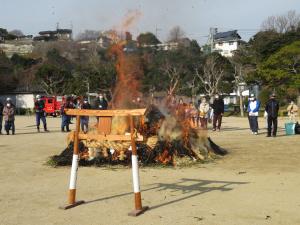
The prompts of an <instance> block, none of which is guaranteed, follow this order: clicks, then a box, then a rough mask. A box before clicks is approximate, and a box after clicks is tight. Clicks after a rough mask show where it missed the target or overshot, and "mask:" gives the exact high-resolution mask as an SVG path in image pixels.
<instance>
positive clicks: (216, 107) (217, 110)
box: [211, 94, 224, 131]
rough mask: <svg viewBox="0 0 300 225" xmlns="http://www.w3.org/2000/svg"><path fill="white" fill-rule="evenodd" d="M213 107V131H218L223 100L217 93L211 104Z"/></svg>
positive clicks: (222, 111)
mask: <svg viewBox="0 0 300 225" xmlns="http://www.w3.org/2000/svg"><path fill="white" fill-rule="evenodd" d="M211 107H212V109H213V113H214V115H213V131H216V129H218V131H220V129H221V124H222V117H223V114H224V101H223V99H222V98H220V96H219V95H218V94H216V95H215V99H214V101H213V104H212V106H211Z"/></svg>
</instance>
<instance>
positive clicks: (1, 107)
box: [0, 101, 4, 134]
mask: <svg viewBox="0 0 300 225" xmlns="http://www.w3.org/2000/svg"><path fill="white" fill-rule="evenodd" d="M3 108H4V105H3V103H2V102H1V101H0V134H2V121H3Z"/></svg>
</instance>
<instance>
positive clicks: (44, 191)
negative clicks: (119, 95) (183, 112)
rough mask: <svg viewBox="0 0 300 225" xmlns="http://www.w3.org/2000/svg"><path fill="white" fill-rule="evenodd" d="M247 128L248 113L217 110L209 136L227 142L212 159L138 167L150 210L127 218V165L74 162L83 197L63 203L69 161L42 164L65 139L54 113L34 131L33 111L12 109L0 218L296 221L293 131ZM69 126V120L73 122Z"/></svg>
mask: <svg viewBox="0 0 300 225" xmlns="http://www.w3.org/2000/svg"><path fill="white" fill-rule="evenodd" d="M284 122H285V119H280V121H279V127H280V130H279V135H278V137H276V138H266V137H265V136H266V130H265V129H264V126H265V121H264V119H261V120H260V121H259V124H260V127H261V128H262V129H261V130H260V134H259V135H258V136H254V135H252V134H250V131H249V129H248V122H247V119H243V118H233V117H229V118H224V123H223V129H222V130H221V132H214V133H213V132H211V131H210V132H209V135H210V136H211V137H212V139H213V140H214V141H215V142H216V143H217V144H219V145H221V146H222V147H224V148H226V149H228V150H229V152H230V153H229V154H228V155H227V156H225V157H224V158H222V159H220V160H217V161H215V162H213V163H208V164H202V165H199V166H193V167H191V168H142V169H141V170H140V179H141V189H142V198H143V204H144V205H148V206H149V207H150V210H149V211H147V212H146V213H145V214H143V215H141V216H139V217H136V218H133V217H129V216H127V213H128V212H129V211H131V210H132V209H133V194H132V183H131V179H132V178H131V170H130V169H127V168H121V169H120V168H94V167H92V168H81V167H80V168H79V177H78V182H77V184H78V185H77V188H78V192H77V197H78V199H79V200H81V199H82V200H85V201H86V202H87V203H86V204H84V205H81V206H78V207H76V208H73V209H70V210H61V209H59V208H58V207H59V206H61V205H64V204H65V203H66V201H67V191H68V182H69V175H70V168H69V167H65V168H51V167H49V166H47V165H45V162H46V161H47V159H48V157H49V156H51V155H54V154H59V153H60V152H61V151H62V150H63V149H64V147H65V145H66V142H65V138H66V134H62V133H61V132H60V129H59V123H60V119H59V118H49V119H48V124H49V129H50V130H51V132H50V133H40V134H38V133H36V130H35V126H34V117H27V116H26V117H25V116H23V117H17V118H16V128H17V131H16V132H17V134H16V135H15V136H12V135H10V136H6V135H1V136H0V153H1V163H0V225H10V224H18V225H21V224H26V225H27V224H28V225H46V224H57V225H64V224H72V225H77V224H78V225H81V224H84V225H98V224H105V225H107V224H113V225H116V224H130V225H131V224H155V225H158V224H164V225H165V224H187V225H193V224H205V225H223V224H224V225H226V224H229V225H243V224H249V225H263V224H272V225H274V224H282V225H297V224H300V214H299V211H300V188H299V187H300V154H299V152H300V148H299V143H300V142H299V141H300V136H299V135H298V136H285V135H284V130H283V126H284ZM72 128H74V127H73V125H72Z"/></svg>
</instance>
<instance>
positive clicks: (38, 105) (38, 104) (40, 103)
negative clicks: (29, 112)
mask: <svg viewBox="0 0 300 225" xmlns="http://www.w3.org/2000/svg"><path fill="white" fill-rule="evenodd" d="M34 108H35V119H36V128H37V131H38V132H40V122H41V120H42V122H43V125H44V131H45V132H48V129H47V121H46V114H45V111H44V108H45V102H44V100H42V99H41V96H40V95H37V96H36V101H35V102H34Z"/></svg>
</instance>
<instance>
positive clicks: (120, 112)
mask: <svg viewBox="0 0 300 225" xmlns="http://www.w3.org/2000/svg"><path fill="white" fill-rule="evenodd" d="M145 112H146V109H117V110H95V109H65V113H66V114H67V115H70V116H100V117H102V116H103V117H106V116H108V117H110V116H130V115H131V116H143V115H144V114H145Z"/></svg>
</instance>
